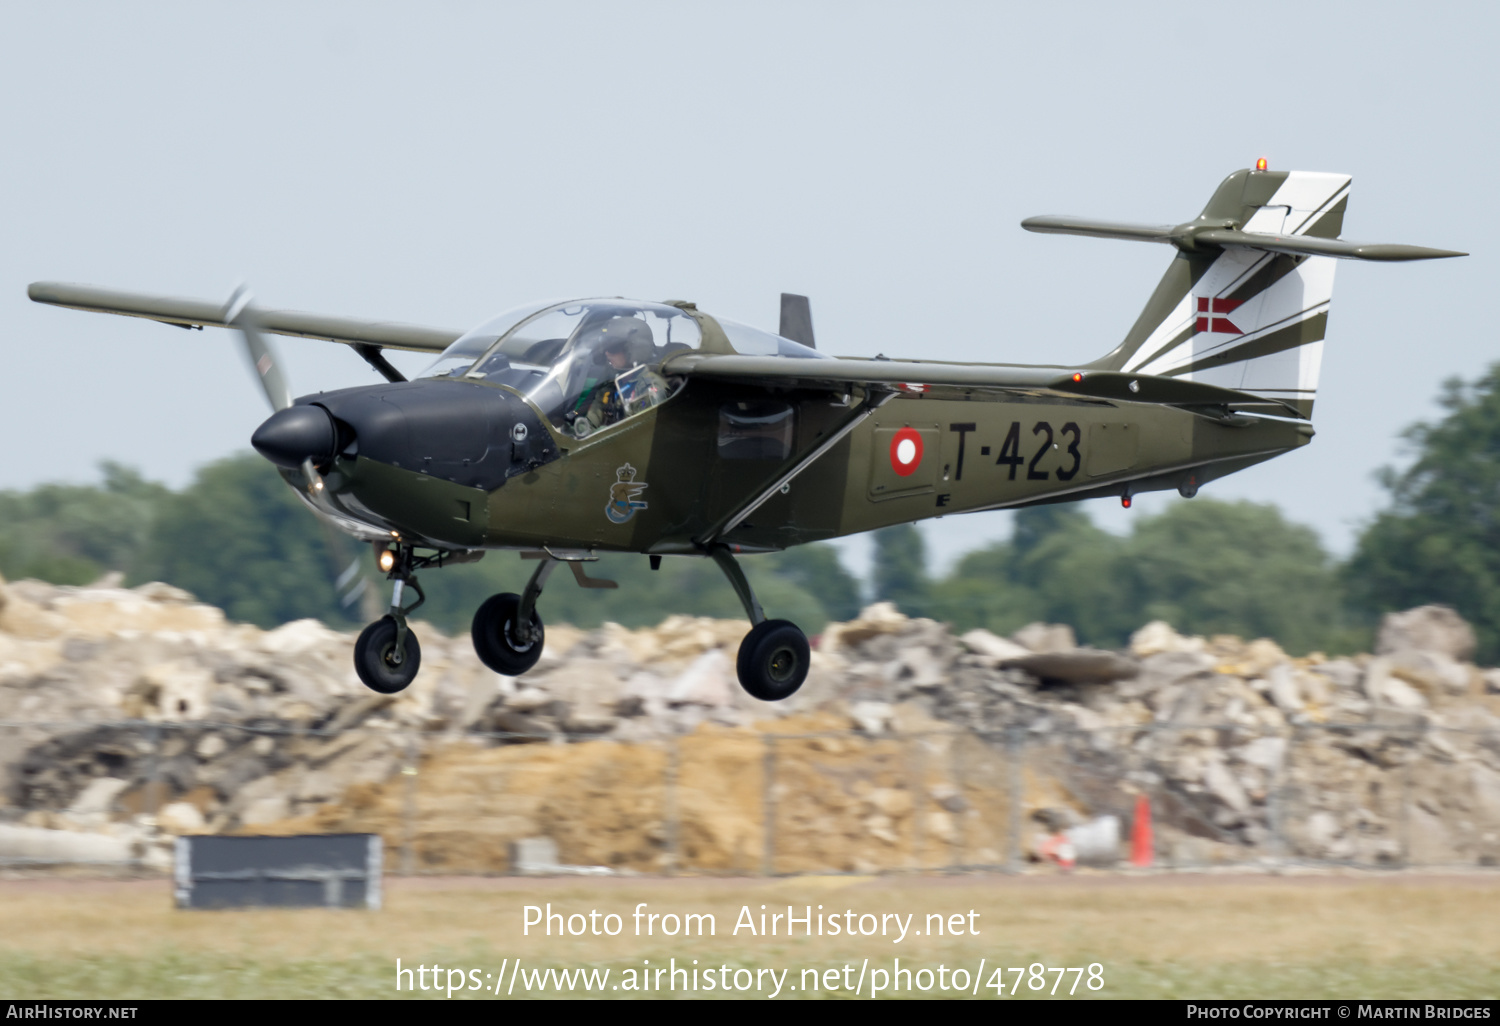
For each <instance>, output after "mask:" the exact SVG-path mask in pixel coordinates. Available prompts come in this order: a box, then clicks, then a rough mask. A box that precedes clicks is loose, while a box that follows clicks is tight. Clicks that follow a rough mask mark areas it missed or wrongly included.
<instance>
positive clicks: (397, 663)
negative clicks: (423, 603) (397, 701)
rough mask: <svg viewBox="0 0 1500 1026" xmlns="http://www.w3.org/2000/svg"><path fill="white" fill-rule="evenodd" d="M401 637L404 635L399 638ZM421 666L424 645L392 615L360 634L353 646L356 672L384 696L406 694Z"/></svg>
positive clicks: (372, 688)
mask: <svg viewBox="0 0 1500 1026" xmlns="http://www.w3.org/2000/svg"><path fill="white" fill-rule="evenodd" d="M398 634H403V635H405V637H404V638H398V636H397V635H398ZM421 667H422V646H421V645H420V644H419V643H418V642H417V636H416V635H415V634H413V633H412V632H411V631H409V630H406V631H402V630H400V628H399V627H398V626H397V624H396V618H395V617H393V616H383V617H381V618H380V619H379V620H376V621H375V622H374V623H372V624H370V626H368V627H366V628H365V629H364V630H363V631H361V632H360V635H359V640H358V641H356V642H355V643H354V672H355V673H357V674H359V679H360V680H362V681H364V684H365V687H367V688H369V689H370V690H371V691H378V692H380V693H381V694H382V695H394V694H395V693H396V692H398V691H404V690H405V689H406V686H407V685H408V684H410V683H411V682H412V681H414V680H416V678H417V671H418V670H419V669H421Z"/></svg>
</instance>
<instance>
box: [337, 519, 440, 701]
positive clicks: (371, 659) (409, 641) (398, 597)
mask: <svg viewBox="0 0 1500 1026" xmlns="http://www.w3.org/2000/svg"><path fill="white" fill-rule="evenodd" d="M391 577H392V578H393V579H394V581H395V583H394V584H393V585H392V586H391V611H390V612H389V613H387V614H386V615H385V616H382V617H381V618H380V619H379V620H376V621H375V622H374V623H372V624H370V626H368V627H366V628H365V629H364V630H362V631H360V633H359V639H358V640H357V641H355V642H354V672H355V673H357V674H359V679H360V680H361V681H363V682H364V685H365V687H367V688H369V689H370V690H371V691H378V692H380V693H381V694H382V695H394V694H396V693H397V692H398V691H404V690H405V689H406V686H407V685H408V684H410V683H411V682H412V681H414V680H416V679H417V671H418V670H420V669H421V668H422V646H421V644H420V643H419V642H418V641H417V636H416V635H415V634H413V633H412V631H411V628H410V627H408V626H407V623H406V617H407V616H408V615H409V614H410V613H411V612H412V611H413V610H414V609H416V608H417V607H418V606H420V605H421V604H422V603H423V602H426V601H427V596H426V595H424V594H423V593H422V588H421V585H419V584H417V577H416V575H415V574H414V573H412V550H411V547H410V546H405V545H403V546H402V547H401V548H400V549H399V550H397V552H396V565H395V568H394V569H393V570H392V571H391ZM408 587H409V588H411V590H412V591H414V592H416V593H417V601H415V602H413V603H412V604H411V605H409V606H408V605H404V604H403V597H404V596H405V594H406V589H407V588H408Z"/></svg>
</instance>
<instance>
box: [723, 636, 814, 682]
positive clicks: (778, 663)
mask: <svg viewBox="0 0 1500 1026" xmlns="http://www.w3.org/2000/svg"><path fill="white" fill-rule="evenodd" d="M811 661H812V660H811V654H810V652H809V650H808V647H807V635H806V634H803V633H802V629H801V628H800V627H798V626H797V625H796V624H794V623H792V622H791V621H790V620H765V621H762V622H761V623H758V624H756V625H755V626H754V627H752V628H751V629H750V633H749V634H746V635H745V640H744V641H742V642H740V656H739V659H738V660H737V662H736V665H735V669H736V670H737V671H738V672H739V678H740V686H741V687H743V688H744V689H745V690H746V691H748V692H749V693H750V695H751V696H752V697H754V698H758V699H760V700H761V701H762V702H779V701H781V700H782V699H783V698H789V697H791V696H792V695H793V694H795V693H796V691H797V689H798V688H800V687H801V686H802V682H803V681H804V680H806V679H807V668H808V665H809V663H810V662H811Z"/></svg>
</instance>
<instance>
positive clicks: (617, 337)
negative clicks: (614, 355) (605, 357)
mask: <svg viewBox="0 0 1500 1026" xmlns="http://www.w3.org/2000/svg"><path fill="white" fill-rule="evenodd" d="M591 334H593V335H595V336H596V337H597V339H598V346H599V352H600V353H601V354H603V353H611V352H619V351H621V350H623V351H624V352H625V354H626V355H627V356H628V357H629V359H630V363H631V364H639V363H650V362H651V357H652V354H653V353H654V352H655V340H654V338H653V337H652V335H651V329H650V327H648V326H647V325H646V322H645V321H643V320H641V319H640V318H638V317H611V318H610V319H609V320H607V321H605V322H604V323H603V324H601V325H599V326H598V327H597V328H595V329H593V331H592V332H591Z"/></svg>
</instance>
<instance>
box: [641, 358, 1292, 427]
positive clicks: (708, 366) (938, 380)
mask: <svg viewBox="0 0 1500 1026" xmlns="http://www.w3.org/2000/svg"><path fill="white" fill-rule="evenodd" d="M662 371H663V373H665V374H683V375H686V376H688V377H692V378H707V379H712V380H719V381H738V382H743V383H746V384H760V385H767V386H779V387H782V388H787V387H799V388H821V389H829V390H844V389H847V388H850V387H864V388H871V387H873V388H877V389H879V388H883V387H884V388H889V389H891V390H901V391H906V392H921V391H924V390H925V388H924V386H925V387H932V386H947V387H954V388H960V389H974V390H976V391H1002V392H1027V393H1031V394H1035V393H1038V392H1041V393H1053V394H1056V395H1058V396H1063V397H1068V398H1076V399H1092V400H1097V401H1103V402H1132V403H1157V404H1160V405H1166V406H1184V407H1207V408H1221V407H1232V408H1237V409H1247V408H1254V409H1255V410H1256V411H1259V412H1267V413H1273V414H1275V415H1277V416H1290V417H1297V418H1298V419H1301V418H1300V416H1299V414H1298V413H1297V411H1296V410H1295V409H1294V408H1293V407H1290V406H1286V405H1284V404H1281V403H1278V402H1276V401H1275V400H1271V399H1267V398H1266V397H1265V396H1260V395H1253V394H1251V393H1249V392H1240V391H1236V390H1235V389H1232V388H1220V387H1219V386H1217V385H1208V384H1204V383H1202V382H1198V381H1188V380H1184V379H1182V378H1176V377H1165V376H1160V375H1153V374H1124V373H1120V372H1118V371H1088V370H1085V371H1074V370H1070V369H1069V368H1066V367H1031V366H1021V365H1017V364H995V363H939V362H934V361H927V360H884V359H855V358H833V359H826V360H803V359H795V358H791V357H785V356H730V355H722V356H721V355H713V354H700V353H692V354H688V353H684V354H682V355H680V356H677V357H674V358H672V359H670V360H668V361H667V363H666V365H665V366H664V367H663V368H662Z"/></svg>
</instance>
